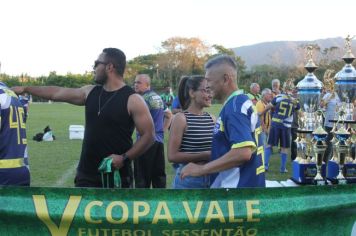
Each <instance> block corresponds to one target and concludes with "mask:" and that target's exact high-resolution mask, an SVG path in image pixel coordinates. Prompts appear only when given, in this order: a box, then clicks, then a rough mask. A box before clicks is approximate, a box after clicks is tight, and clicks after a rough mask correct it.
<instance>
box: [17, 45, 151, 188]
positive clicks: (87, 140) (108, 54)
mask: <svg viewBox="0 0 356 236" xmlns="http://www.w3.org/2000/svg"><path fill="white" fill-rule="evenodd" d="M125 66H126V56H125V54H124V53H123V52H122V51H121V50H119V49H116V48H106V49H104V50H103V52H102V53H101V54H100V55H99V57H98V59H97V60H96V61H95V63H94V67H93V69H94V74H95V78H94V80H95V82H96V83H97V84H98V85H96V86H95V85H87V86H84V87H81V88H63V87H56V86H28V87H14V88H12V89H13V90H14V91H15V93H17V94H22V93H30V94H32V95H35V96H38V97H42V98H45V99H49V100H53V101H61V102H68V103H71V104H74V105H81V106H83V105H85V133H84V141H83V146H82V153H81V156H80V161H79V164H78V168H77V175H76V177H75V186H76V187H102V186H103V184H104V183H102V182H101V176H100V173H99V172H98V167H99V164H100V162H101V161H102V160H103V159H104V158H105V157H108V156H111V157H112V159H113V162H112V166H113V167H114V168H116V169H119V170H120V175H121V180H122V187H126V188H128V187H131V186H132V169H131V160H133V159H135V158H136V157H138V156H140V155H141V154H142V153H144V152H145V151H146V150H147V149H148V148H149V147H150V146H151V145H152V144H153V142H154V126H153V122H152V118H151V115H150V112H149V110H148V108H147V106H146V104H145V102H144V100H143V99H142V98H141V96H140V95H138V94H135V92H134V91H133V90H132V89H131V88H130V87H129V86H127V85H126V84H125V83H124V81H123V74H124V71H125ZM134 127H136V130H137V131H138V132H139V133H140V135H141V138H140V140H139V141H137V142H136V143H135V144H134V145H132V138H131V137H132V133H133V131H134ZM112 182H113V181H112V179H111V180H110V186H112Z"/></svg>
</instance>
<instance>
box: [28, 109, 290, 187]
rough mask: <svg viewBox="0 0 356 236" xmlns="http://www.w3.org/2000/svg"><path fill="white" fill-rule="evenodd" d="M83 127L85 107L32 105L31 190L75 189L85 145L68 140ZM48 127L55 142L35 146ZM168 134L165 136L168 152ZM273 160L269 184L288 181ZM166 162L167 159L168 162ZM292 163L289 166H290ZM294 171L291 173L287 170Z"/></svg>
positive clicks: (275, 158)
mask: <svg viewBox="0 0 356 236" xmlns="http://www.w3.org/2000/svg"><path fill="white" fill-rule="evenodd" d="M220 109H221V105H213V106H212V107H210V108H209V109H207V111H208V112H210V113H211V114H214V115H215V116H216V117H217V116H218V114H219V111H220ZM73 124H76V125H84V107H80V106H73V105H69V104H65V103H53V104H47V103H45V104H31V105H30V111H29V118H28V122H27V137H28V148H29V156H30V168H31V178H32V179H31V185H32V186H56V187H73V186H74V183H73V180H74V176H75V170H76V166H77V164H78V161H79V158H80V152H81V146H82V141H80V140H70V139H69V125H73ZM47 125H49V126H50V127H51V129H52V130H53V133H54V135H55V136H56V140H55V141H54V142H36V141H33V140H32V137H33V136H34V135H35V134H36V133H39V132H43V129H44V128H45V127H46V126H47ZM167 140H168V133H166V134H165V148H166V144H167ZM277 151H278V150H275V154H274V155H273V156H272V157H271V161H270V170H269V172H268V173H267V175H266V176H267V179H269V180H286V179H287V178H288V177H289V176H290V174H291V172H289V173H288V174H280V173H279V163H280V159H279V156H278V155H277V154H276V152H277ZM166 159H167V158H166ZM288 163H290V162H288ZM288 170H289V171H291V169H290V168H289V169H288ZM166 173H167V187H168V188H170V187H171V183H172V180H173V177H174V170H173V168H172V165H171V164H170V163H168V161H167V162H166Z"/></svg>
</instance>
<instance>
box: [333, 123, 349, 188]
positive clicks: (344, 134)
mask: <svg viewBox="0 0 356 236" xmlns="http://www.w3.org/2000/svg"><path fill="white" fill-rule="evenodd" d="M335 135H336V139H337V140H338V142H337V143H336V152H337V155H338V160H339V174H338V175H337V176H336V179H337V181H338V183H339V184H346V178H345V177H344V174H343V169H344V166H345V162H346V157H347V154H348V152H349V145H348V144H347V140H348V139H349V137H350V133H349V132H348V131H347V130H346V129H345V128H344V127H343V126H342V127H341V128H340V129H339V130H338V131H336V132H335Z"/></svg>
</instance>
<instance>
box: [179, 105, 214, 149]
mask: <svg viewBox="0 0 356 236" xmlns="http://www.w3.org/2000/svg"><path fill="white" fill-rule="evenodd" d="M184 115H185V118H186V121H187V129H186V131H185V132H184V134H183V138H182V143H181V146H180V151H181V152H203V151H210V150H211V142H212V138H213V130H214V120H213V118H212V117H211V115H210V114H209V113H207V112H204V113H203V114H202V115H195V114H192V113H189V112H188V111H185V112H184Z"/></svg>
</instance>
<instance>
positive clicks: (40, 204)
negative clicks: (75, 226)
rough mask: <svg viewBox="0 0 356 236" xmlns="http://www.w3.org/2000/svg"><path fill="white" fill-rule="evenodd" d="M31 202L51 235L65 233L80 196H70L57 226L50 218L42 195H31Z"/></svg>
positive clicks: (58, 235)
mask: <svg viewBox="0 0 356 236" xmlns="http://www.w3.org/2000/svg"><path fill="white" fill-rule="evenodd" d="M32 199H33V202H34V204H35V210H36V214H37V217H38V218H39V219H40V220H41V221H42V222H43V223H44V224H45V225H46V226H47V227H48V229H49V231H50V232H51V235H52V236H63V235H67V234H68V231H69V229H70V226H71V224H72V222H73V219H74V216H75V213H76V211H77V209H78V206H79V203H80V200H81V199H82V197H81V196H70V197H69V200H68V203H67V206H66V207H65V209H64V212H63V215H62V219H61V222H60V224H59V226H57V225H56V224H55V223H54V222H53V221H52V220H51V218H50V216H49V212H48V207H47V203H46V198H45V196H44V195H33V196H32Z"/></svg>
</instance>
